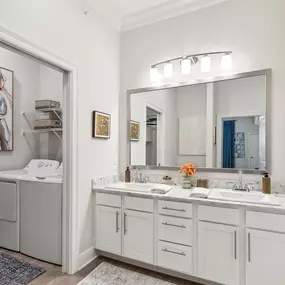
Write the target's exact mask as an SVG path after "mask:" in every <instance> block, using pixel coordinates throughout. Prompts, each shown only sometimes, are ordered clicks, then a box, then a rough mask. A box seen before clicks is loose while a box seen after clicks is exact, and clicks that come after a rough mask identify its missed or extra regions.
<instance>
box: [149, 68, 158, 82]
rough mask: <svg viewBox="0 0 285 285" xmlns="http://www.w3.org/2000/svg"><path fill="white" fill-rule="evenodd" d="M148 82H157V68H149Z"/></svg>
mask: <svg viewBox="0 0 285 285" xmlns="http://www.w3.org/2000/svg"><path fill="white" fill-rule="evenodd" d="M150 81H151V82H156V81H159V72H158V69H157V67H151V68H150Z"/></svg>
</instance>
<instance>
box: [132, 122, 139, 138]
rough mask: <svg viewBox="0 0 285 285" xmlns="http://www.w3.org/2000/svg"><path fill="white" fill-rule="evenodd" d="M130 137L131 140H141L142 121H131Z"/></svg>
mask: <svg viewBox="0 0 285 285" xmlns="http://www.w3.org/2000/svg"><path fill="white" fill-rule="evenodd" d="M130 137H131V138H130V139H131V141H133V142H138V141H139V140H140V122H137V121H131V124H130Z"/></svg>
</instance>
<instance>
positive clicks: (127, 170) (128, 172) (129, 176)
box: [125, 167, 131, 183]
mask: <svg viewBox="0 0 285 285" xmlns="http://www.w3.org/2000/svg"><path fill="white" fill-rule="evenodd" d="M125 182H127V183H129V182H131V171H130V168H129V167H127V169H126V171H125Z"/></svg>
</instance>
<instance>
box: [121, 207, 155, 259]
mask: <svg viewBox="0 0 285 285" xmlns="http://www.w3.org/2000/svg"><path fill="white" fill-rule="evenodd" d="M153 222H154V219H153V214H152V213H143V212H137V211H131V210H125V211H124V236H123V255H124V256H125V257H128V258H131V259H135V260H139V261H142V262H146V263H150V264H152V263H153V255H154V251H153V246H154V242H153V241H154V228H153Z"/></svg>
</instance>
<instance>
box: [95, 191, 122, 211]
mask: <svg viewBox="0 0 285 285" xmlns="http://www.w3.org/2000/svg"><path fill="white" fill-rule="evenodd" d="M96 204H97V205H104V206H110V207H117V208H121V206H122V199H121V195H115V194H107V193H96Z"/></svg>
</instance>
